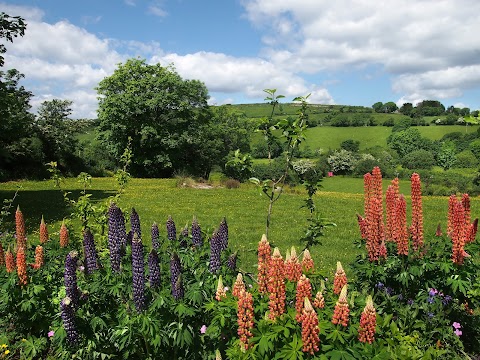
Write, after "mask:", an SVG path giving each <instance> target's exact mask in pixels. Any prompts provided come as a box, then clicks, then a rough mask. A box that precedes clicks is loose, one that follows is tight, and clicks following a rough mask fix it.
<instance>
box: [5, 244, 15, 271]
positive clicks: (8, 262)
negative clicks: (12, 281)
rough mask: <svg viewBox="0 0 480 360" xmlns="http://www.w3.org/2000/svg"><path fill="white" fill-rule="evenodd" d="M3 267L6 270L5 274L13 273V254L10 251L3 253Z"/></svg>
mask: <svg viewBox="0 0 480 360" xmlns="http://www.w3.org/2000/svg"><path fill="white" fill-rule="evenodd" d="M5 267H6V268H7V272H8V273H11V272H14V271H15V267H16V266H15V256H14V255H13V253H12V252H11V251H10V249H8V250H7V252H6V253H5Z"/></svg>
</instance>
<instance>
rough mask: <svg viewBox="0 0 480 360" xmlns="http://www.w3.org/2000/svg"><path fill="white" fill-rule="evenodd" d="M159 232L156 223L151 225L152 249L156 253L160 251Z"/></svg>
mask: <svg viewBox="0 0 480 360" xmlns="http://www.w3.org/2000/svg"><path fill="white" fill-rule="evenodd" d="M159 238H160V231H159V230H158V225H157V223H153V225H152V248H153V249H154V250H155V251H158V250H159V249H160V241H159Z"/></svg>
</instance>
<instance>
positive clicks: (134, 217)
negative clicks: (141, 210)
mask: <svg viewBox="0 0 480 360" xmlns="http://www.w3.org/2000/svg"><path fill="white" fill-rule="evenodd" d="M130 227H131V232H132V238H131V239H130V243H129V244H131V241H132V240H133V234H135V233H137V235H138V237H139V238H140V239H141V238H142V229H141V228H140V217H139V216H138V213H137V212H136V211H135V208H132V212H131V213H130Z"/></svg>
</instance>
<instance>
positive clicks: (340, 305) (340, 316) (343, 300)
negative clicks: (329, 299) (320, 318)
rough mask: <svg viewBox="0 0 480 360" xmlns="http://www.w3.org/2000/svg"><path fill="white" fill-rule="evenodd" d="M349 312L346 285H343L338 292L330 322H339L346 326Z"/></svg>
mask: <svg viewBox="0 0 480 360" xmlns="http://www.w3.org/2000/svg"><path fill="white" fill-rule="evenodd" d="M349 313H350V309H349V307H348V302H347V285H345V286H344V287H343V288H342V291H341V292H340V296H339V297H338V301H337V303H336V304H335V310H334V311H333V318H332V323H333V324H335V325H337V324H340V325H342V326H344V327H347V326H348V315H349Z"/></svg>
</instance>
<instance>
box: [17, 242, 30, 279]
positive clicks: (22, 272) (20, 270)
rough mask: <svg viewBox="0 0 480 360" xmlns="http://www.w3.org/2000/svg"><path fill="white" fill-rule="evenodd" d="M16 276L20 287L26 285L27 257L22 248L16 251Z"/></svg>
mask: <svg viewBox="0 0 480 360" xmlns="http://www.w3.org/2000/svg"><path fill="white" fill-rule="evenodd" d="M17 275H18V283H19V284H20V286H25V285H27V283H28V275H27V257H26V255H25V248H23V247H19V248H18V250H17Z"/></svg>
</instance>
